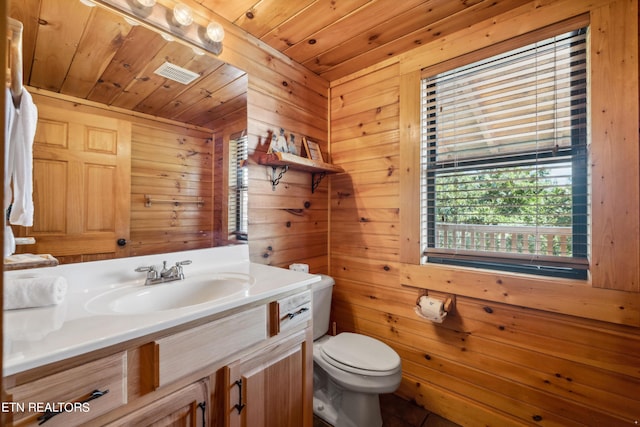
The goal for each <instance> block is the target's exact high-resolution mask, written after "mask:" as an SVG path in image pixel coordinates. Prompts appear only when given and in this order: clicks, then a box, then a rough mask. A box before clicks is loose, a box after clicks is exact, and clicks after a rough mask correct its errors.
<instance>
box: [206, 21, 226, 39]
mask: <svg viewBox="0 0 640 427" xmlns="http://www.w3.org/2000/svg"><path fill="white" fill-rule="evenodd" d="M207 37H209V39H210V40H211V41H212V42H221V41H222V39H224V28H222V25H220V24H218V23H217V22H210V23H209V25H207Z"/></svg>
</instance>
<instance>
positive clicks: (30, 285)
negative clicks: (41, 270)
mask: <svg viewBox="0 0 640 427" xmlns="http://www.w3.org/2000/svg"><path fill="white" fill-rule="evenodd" d="M66 295H67V280H66V279H65V278H64V277H60V276H41V277H28V278H20V279H8V280H6V281H5V283H4V309H5V310H13V309H16V308H29V307H44V306H47V305H57V304H60V303H61V302H62V301H64V298H65V296H66Z"/></svg>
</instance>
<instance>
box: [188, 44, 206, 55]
mask: <svg viewBox="0 0 640 427" xmlns="http://www.w3.org/2000/svg"><path fill="white" fill-rule="evenodd" d="M191 49H192V50H193V53H195V54H196V55H198V56H202V55H204V50H202V49H200V48H199V47H195V46H193V47H192V48H191Z"/></svg>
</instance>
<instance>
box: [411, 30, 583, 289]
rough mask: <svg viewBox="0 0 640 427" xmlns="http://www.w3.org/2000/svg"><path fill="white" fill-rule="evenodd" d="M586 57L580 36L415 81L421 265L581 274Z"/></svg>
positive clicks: (570, 35)
mask: <svg viewBox="0 0 640 427" xmlns="http://www.w3.org/2000/svg"><path fill="white" fill-rule="evenodd" d="M586 51H587V49H586V28H582V29H579V30H576V31H572V32H569V33H566V34H562V35H559V36H556V37H553V38H550V39H546V40H543V41H540V42H538V43H534V44H531V45H528V46H524V47H522V48H519V49H515V50H512V51H509V52H506V53H503V54H500V55H496V56H493V57H491V58H488V59H484V60H482V61H478V62H474V63H472V64H469V65H466V66H462V67H458V68H456V69H454V70H451V71H447V72H442V73H439V74H437V75H434V76H427V77H424V78H423V80H422V88H421V90H422V96H421V98H422V110H421V111H422V113H421V124H422V131H421V133H422V136H421V141H422V149H421V161H422V178H421V196H422V200H421V208H422V210H421V224H422V233H423V236H422V242H425V244H424V248H423V261H424V262H435V263H445V264H453V265H461V266H471V267H481V268H492V269H499V270H507V271H515V272H523V273H534V274H543V275H552V276H559V277H571V278H586V277H587V269H588V261H587V258H588V243H589V236H588V229H589V224H588V218H589V193H588V167H587V166H588V155H587V147H588V144H587V142H588V141H587V129H588V123H587V118H588V115H587V88H588V85H587V58H586V55H587V54H586ZM427 72H428V70H427ZM424 75H425V74H424V73H423V76H424Z"/></svg>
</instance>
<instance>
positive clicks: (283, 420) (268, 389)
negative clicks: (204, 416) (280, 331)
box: [225, 334, 311, 427]
mask: <svg viewBox="0 0 640 427" xmlns="http://www.w3.org/2000/svg"><path fill="white" fill-rule="evenodd" d="M309 374H310V373H309ZM305 375H307V372H306V361H305V344H304V335H303V334H298V335H294V336H292V337H291V338H289V339H287V341H286V342H285V343H282V344H281V345H279V346H274V347H272V348H270V349H266V350H265V351H264V352H261V353H260V355H259V356H257V357H253V358H248V359H246V360H239V361H237V362H235V363H232V364H230V365H228V366H226V367H225V384H226V387H227V390H226V394H225V411H226V416H225V417H226V421H225V426H226V427H256V426H261V427H300V426H308V425H310V423H311V415H310V414H306V411H305V409H304V408H305V399H311V396H310V395H308V392H307V391H306V388H305V384H306V380H305V378H306V377H305Z"/></svg>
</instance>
